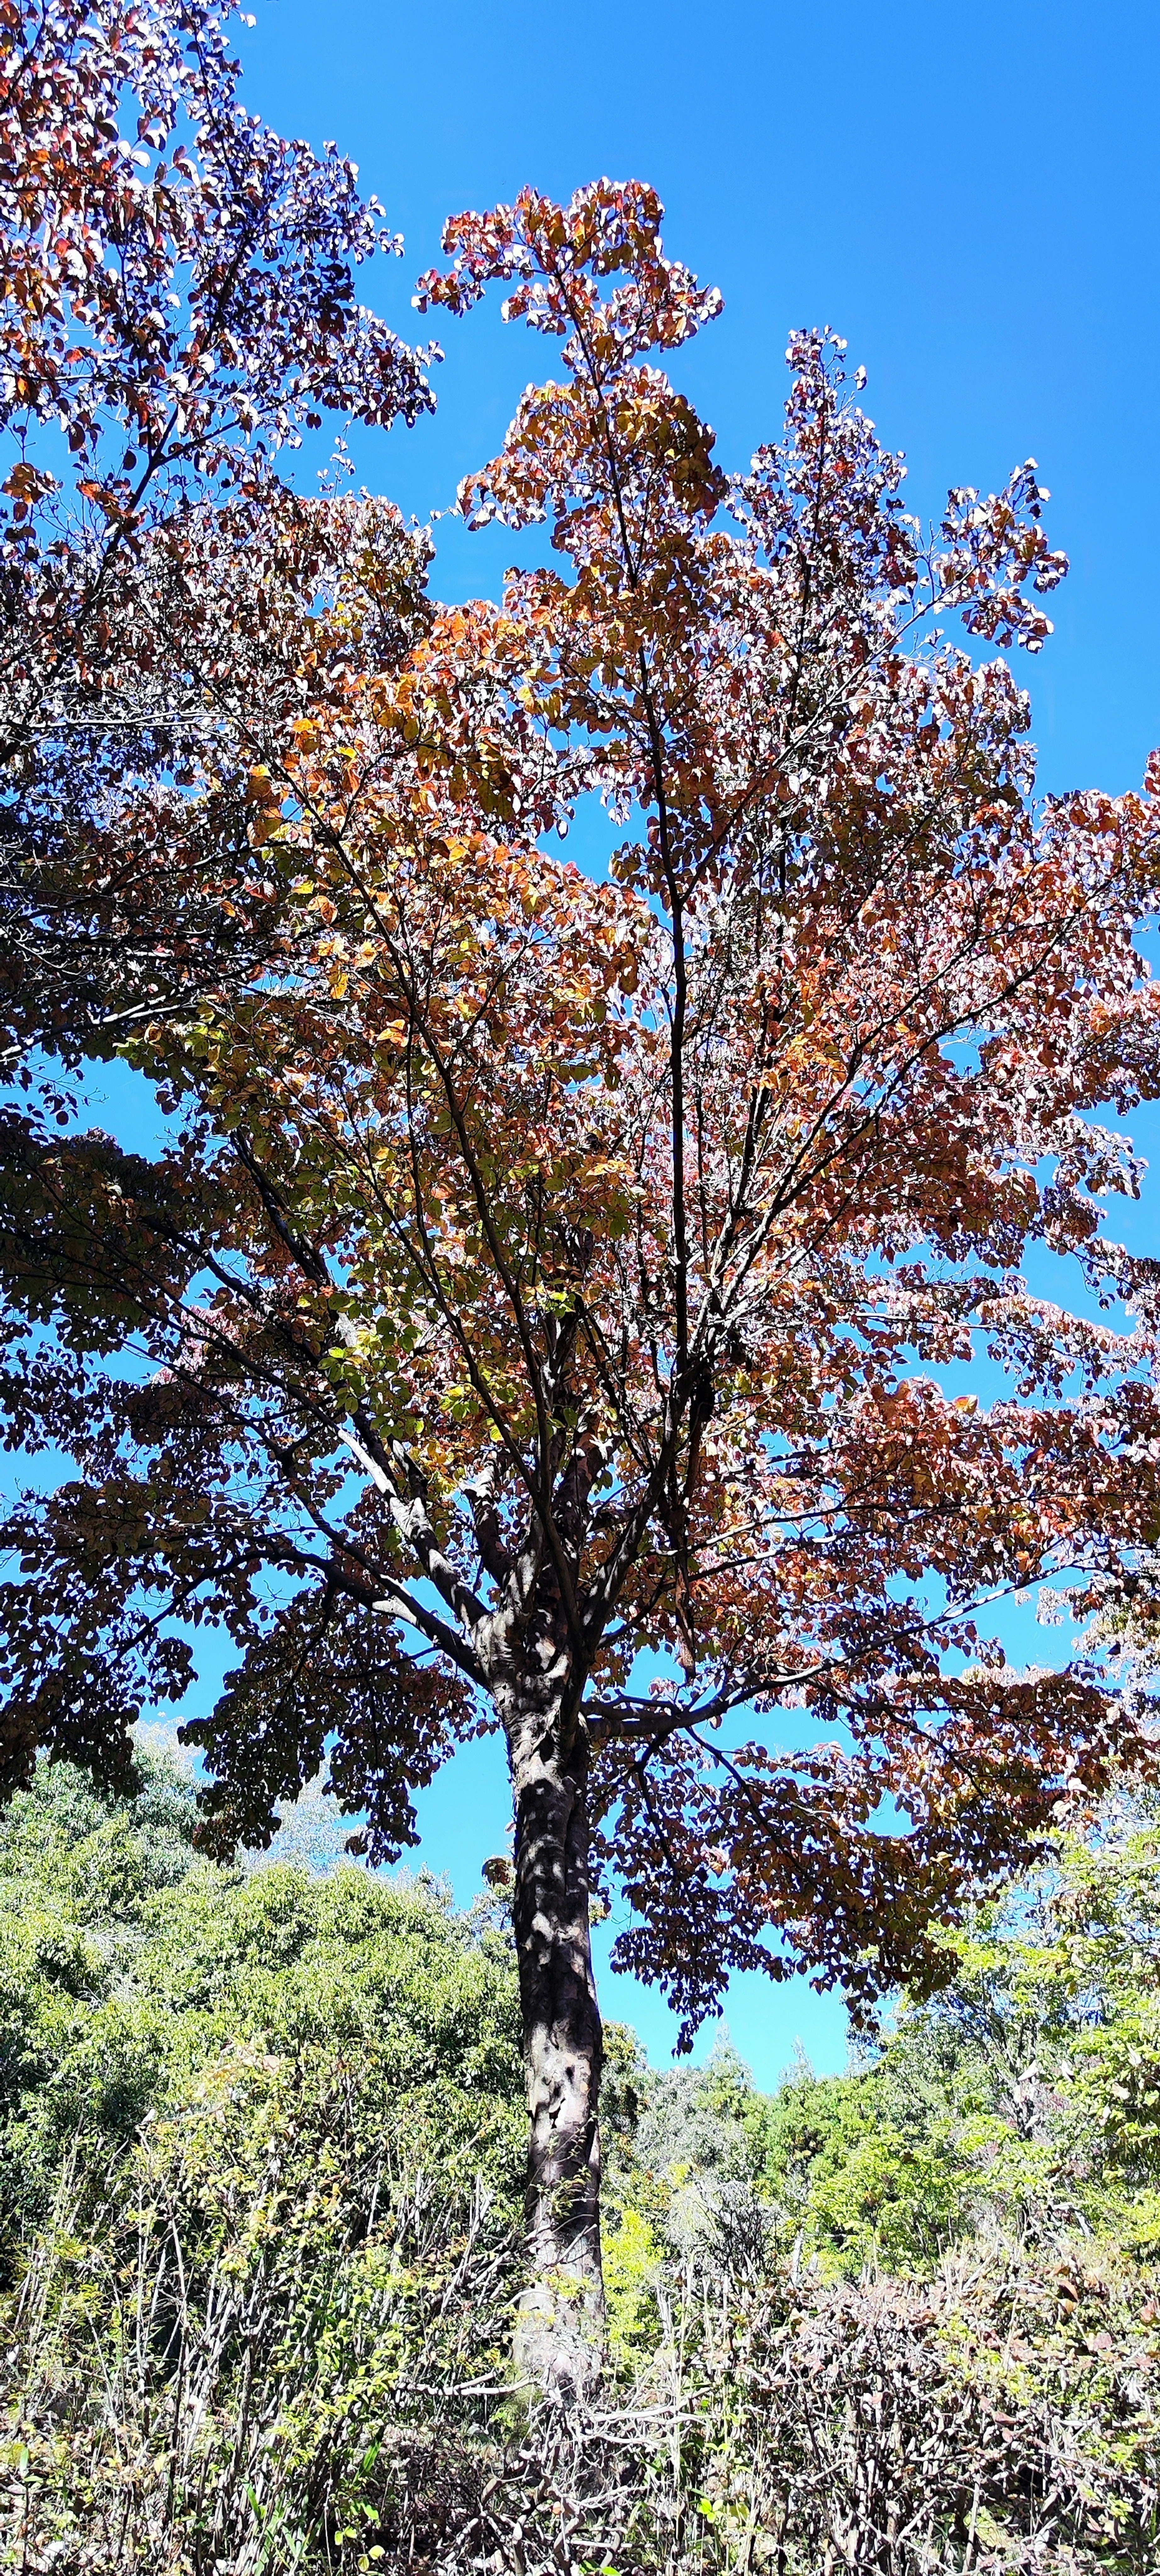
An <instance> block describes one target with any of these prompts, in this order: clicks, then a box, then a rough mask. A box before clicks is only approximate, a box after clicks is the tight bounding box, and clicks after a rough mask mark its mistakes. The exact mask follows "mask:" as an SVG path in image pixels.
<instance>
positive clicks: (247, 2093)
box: [0, 1765, 1160, 2576]
mask: <svg viewBox="0 0 1160 2576" xmlns="http://www.w3.org/2000/svg"><path fill="white" fill-rule="evenodd" d="M195 1812H196V1811H195V1807H194V1801H193V1796H192V1792H191V1790H190V1789H189V1787H188V1785H187V1784H186V1783H185V1782H184V1781H182V1780H181V1779H180V1778H179V1777H177V1776H176V1775H174V1774H172V1773H171V1772H168V1771H167V1770H166V1769H165V1768H164V1767H163V1766H157V1765H149V1766H146V1772H145V1785H144V1789H143V1793H142V1795H141V1798H140V1800H139V1801H137V1802H131V1801H127V1800H125V1799H119V1798H116V1797H114V1796H104V1795H98V1794H96V1793H94V1792H93V1790H92V1789H91V1788H90V1787H89V1786H88V1785H87V1784H86V1782H85V1781H84V1780H83V1778H82V1777H81V1775H80V1774H78V1773H75V1772H70V1771H69V1770H68V1769H67V1768H63V1767H62V1768H60V1769H58V1770H56V1771H53V1772H49V1773H47V1774H46V1773H44V1772H43V1771H42V1772H40V1773H39V1774H38V1776H37V1779H36V1781H35V1783H34V1784H33V1787H32V1788H31V1790H30V1791H28V1792H27V1793H25V1794H23V1795H21V1796H20V1797H18V1798H17V1799H16V1801H15V1802H14V1805H13V1807H12V1809H11V1810H10V1812H9V1816H8V1818H7V1820H6V1822H5V1825H4V1827H3V1829H2V1833H0V1913H2V1917H3V1949H2V1955H3V1959H4V1963H5V1964H4V1970H3V1977H4V1983H3V1990H2V1992H3V2004H2V2021H0V2028H2V2034H3V2036H2V2055H0V2083H2V2087H3V2091H2V2116H3V2122H4V2133H3V2157H2V2172H3V2177H4V2181H3V2190H4V2204H3V2259H4V2266H5V2278H6V2287H5V2290H4V2293H3V2300H4V2306H3V2319H2V2322H3V2332H2V2335H0V2347H2V2349H3V2354H4V2364H3V2367H4V2372H5V2407H6V2420H5V2425H4V2436H3V2448H2V2454H0V2457H2V2476H3V2491H4V2498H5V2508H4V2509H5V2516H6V2519H5V2523H4V2531H5V2540H4V2551H5V2555H4V2557H3V2561H2V2563H3V2564H4V2565H7V2566H11V2567H12V2568H14V2569H15V2568H20V2569H22V2570H25V2571H28V2576H33V2571H41V2570H44V2571H47V2570H49V2569H50V2568H51V2569H58V2570H61V2571H63V2576H74V2571H75V2572H76V2576H80V2571H82V2570H84V2571H92V2576H112V2571H113V2570H125V2571H137V2572H138V2576H145V2571H146V2570H148V2571H149V2576H162V2571H164V2576H210V2571H211V2570H212V2569H215V2568H217V2569H220V2568H222V2567H223V2566H225V2567H228V2568H229V2569H230V2571H231V2576H251V2571H252V2572H253V2576H257V2571H259V2570H271V2571H273V2570H279V2571H281V2570H283V2569H298V2570H301V2571H302V2576H322V2571H323V2570H324V2569H326V2570H329V2569H336V2570H343V2571H349V2572H350V2576H352V2572H353V2571H354V2570H356V2569H361V2570H364V2571H366V2570H370V2569H375V2568H378V2569H381V2570H384V2571H385V2576H390V2571H391V2570H398V2571H400V2576H401V2571H402V2569H403V2568H404V2567H406V2568H409V2569H413V2568H414V2567H415V2566H416V2565H419V2566H420V2567H423V2566H426V2567H427V2568H428V2569H430V2570H435V2569H438V2570H440V2571H443V2570H447V2571H449V2576H451V2571H467V2570H468V2569H479V2568H484V2567H487V2568H490V2569H491V2570H493V2571H495V2576H499V2571H500V2570H511V2571H513V2576H514V2571H522V2576H547V2571H548V2570H549V2569H551V2570H554V2571H556V2576H581V2571H588V2576H591V2571H594V2570H604V2571H607V2570H616V2571H618V2576H660V2571H664V2570H667V2571H673V2576H677V2571H679V2572H680V2576H692V2571H699V2576H709V2571H721V2576H723V2572H724V2571H740V2570H742V2569H749V2570H754V2569H759V2568H766V2567H768V2568H779V2569H781V2570H783V2571H786V2576H820V2571H821V2570H823V2569H825V2568H829V2569H837V2568H846V2569H848V2570H853V2571H855V2576H879V2571H885V2572H886V2576H920V2572H921V2571H928V2570H934V2569H939V2570H948V2571H950V2570H955V2571H961V2570H966V2569H971V2570H974V2571H983V2570H990V2571H994V2576H998V2571H1000V2570H1005V2571H1008V2570H1028V2571H1030V2570H1032V2569H1042V2568H1044V2567H1046V2566H1050V2567H1051V2568H1052V2570H1053V2571H1054V2570H1057V2569H1058V2570H1060V2571H1066V2570H1077V2571H1081V2570H1082V2571H1085V2576H1087V2571H1092V2576H1094V2571H1097V2570H1101V2571H1103V2570H1106V2571H1115V2572H1116V2576H1128V2572H1129V2571H1131V2576H1145V2572H1146V2571H1151V2570H1152V2569H1153V2568H1154V2567H1155V2564H1156V2559H1157V2552H1158V2550H1160V1822H1158V1821H1157V1820H1156V1819H1155V1818H1154V1817H1153V1816H1151V1815H1150V1814H1147V1813H1143V1814H1142V1813H1141V1812H1140V1811H1139V1810H1138V1809H1126V1808H1125V1810H1124V1811H1123V1812H1122V1813H1118V1812H1113V1813H1111V1814H1110V1815H1109V1816H1108V1817H1107V1818H1106V1819H1105V1823H1104V1827H1103V1829H1102V1831H1101V1834H1100V1836H1099V1837H1098V1839H1096V1840H1094V1841H1091V1842H1084V1841H1081V1840H1078V1839H1077V1840H1075V1841H1074V1842H1072V1843H1071V1844H1069V1846H1068V1847H1067V1850H1066V1852H1065V1854H1064V1856H1063V1858H1062V1861H1061V1864H1060V1866H1059V1867H1058V1868H1057V1869H1054V1870H1052V1871H1051V1872H1050V1873H1045V1874H1044V1875H1043V1876H1042V1877H1041V1878H1040V1880H1039V1881H1038V1882H1037V1883H1036V1884H1034V1885H1032V1886H1029V1887H1027V1888H1026V1889H1024V1890H1022V1891H1021V1892H1020V1894H1019V1896H1018V1898H1017V1899H1016V1900H1014V1901H1013V1902H1012V1904H1011V1905H1010V1906H1009V1908H1008V1909H1007V1911H1006V1914H1005V1915H1004V1916H1003V1917H1002V1918H1000V1917H998V1916H997V1915H995V1916H992V1917H991V1918H990V1919H987V1920H980V1921H978V1922H977V1923H975V1924H974V1925H973V1926H972V1927H971V1929H970V1931H969V1932H968V1933H967V1934H965V1935H963V1936H962V1938H961V1939H960V1940H959V1942H958V1944H957V1947H958V1966H957V1971H956V1975H955V1978H954V1982H953V1983H952V1984H951V1985H949V1986H948V1987H947V1989H946V1991H945V1993H944V1994H943V1995H942V1996H941V1997H940V1998H939V1999H938V2000H937V2001H935V2002H933V2003H931V2004H927V2005H923V2006H920V2007H918V2008H916V2009H913V2010H910V2011H906V2012H903V2013H902V2014H901V2016H900V2017H899V2018H898V2020H897V2022H896V2023H895V2025H894V2026H893V2027H892V2029H891V2030H890V2031H889V2033H888V2035H887V2036H886V2037H885V2039H884V2040H883V2042H882V2043H881V2045H880V2046H879V2047H877V2048H876V2049H875V2050H874V2051H873V2052H869V2051H865V2052H863V2054H862V2055H861V2056H860V2057H859V2058H858V2059H856V2061H855V2063H854V2065H853V2068H852V2071H851V2072H849V2073H848V2074H846V2075H844V2076H840V2077H826V2078H817V2077H815V2076H813V2075H812V2074H811V2073H810V2071H809V2070H808V2068H806V2067H805V2066H802V2067H800V2068H799V2069H798V2070H797V2071H796V2072H794V2073H793V2074H792V2075H791V2076H790V2077H789V2078H788V2079H787V2081H786V2082H785V2083H783V2084H782V2086H781V2087H780V2088H779V2089H778V2091H777V2092H776V2093H774V2094H773V2095H764V2094H762V2093H760V2092H759V2091H758V2090H757V2089H756V2088H755V2087H754V2085H753V2083H752V2080H751V2078H750V2077H749V2075H748V2073H747V2071H746V2069H745V2068H744V2066H743V2065H742V2064H741V2063H740V2061H739V2060H738V2059H737V2057H736V2056H735V2054H734V2053H733V2052H732V2051H731V2050H730V2049H729V2047H728V2046H727V2045H722V2046H719V2047H718V2048H717V2050H716V2051H715V2052H714V2054H713V2056H712V2057H711V2058H710V2060H709V2062H708V2064H707V2065H706V2066H704V2067H703V2068H700V2069H696V2070H689V2069H686V2070H682V2071H679V2072H675V2073H670V2074H658V2073H656V2072H655V2071H654V2070H651V2069H650V2068H649V2067H648V2066H647V2065H646V2063H645V2061H644V2059H643V2056H642V2054H641V2051H640V2049H639V2046H638V2044H637V2043H636V2041H635V2040H634V2038H633V2036H632V2034H631V2033H630V2032H628V2031H626V2030H623V2029H616V2030H614V2031H613V2033H612V2034H611V2038H610V2050H609V2072H608V2081H607V2090H606V2102H605V2129H606V2151H607V2157H608V2165H609V2178H608V2183H609V2203H610V2210H609V2223H608V2229H607V2246H606V2273H607V2284H608V2295H609V2309H610V2321H611V2361H610V2366H609V2373H608V2377H607V2380H606V2383H605V2386H604V2388H603V2390H602V2391H601V2392H600V2394H599V2395H598V2396H596V2397H594V2398H593V2399H592V2400H591V2402H590V2403H589V2405H588V2406H587V2407H584V2408H579V2409H577V2408H576V2407H575V2406H572V2407H569V2408H561V2407H559V2406H558V2405H557V2404H554V2403H552V2402H550V2401H547V2400H543V2399H539V2400H537V2399H535V2398H529V2394H528V2390H527V2388H526V2386H523V2385H521V2384H520V2383H519V2382H518V2380H517V2379H516V2377H515V2375H514V2373H513V2370H512V2366H511V2362H510V2358H509V2344H510V2316H511V2309H512V2304H513V2302H514V2301H515V2299H516V2298H517V2297H518V2295H519V2292H520V2287H521V2280H522V2270H521V2262H522V2257H521V2252H520V2211H521V2195H522V2150H523V2079H522V2067H521V2059H520V2046H519V2005H518V1981H517V1974H516V1966H515V1960H514V1956H513V1945H512V1940H511V1933H510V1926H509V1925H508V1924H506V1923H505V1921H504V1920H503V1918H502V1916H501V1914H500V1912H499V1910H498V1909H497V1908H496V1907H493V1906H491V1905H482V1906H480V1907H479V1908H477V1909H476V1911H475V1912H474V1913H473V1914H471V1915H469V1916H467V1917H456V1916H454V1915H453V1914H452V1913H451V1911H450V1909H449V1905H448V1902H447V1898H446V1895H445V1893H444V1892H443V1891H442V1890H441V1889H440V1888H439V1887H438V1886H437V1885H436V1884H434V1883H433V1882H431V1881H429V1880H428V1881H424V1880H420V1881H416V1882H414V1883H411V1884H409V1885H408V1884H406V1883H402V1884H394V1883H389V1882H384V1881H382V1880H379V1879H376V1878H373V1877H370V1876H368V1875H367V1874H366V1872H365V1871H363V1870H361V1869H358V1868H356V1867H354V1866H351V1865H344V1866H343V1867H341V1868H340V1869H338V1870H337V1872H335V1873H334V1874H333V1875H331V1876H327V1877H313V1878H312V1877H311V1876H309V1875H308V1874H307V1872H306V1871H305V1870H302V1869H300V1868H296V1867H286V1866H283V1865H280V1864H263V1865H261V1866H260V1867H258V1868H256V1869H254V1870H251V1871H250V1872H248V1873H246V1872H243V1871H240V1870H238V1869H230V1868H224V1867H222V1866H220V1865H218V1864H215V1863H213V1862H210V1861H207V1860H205V1859H204V1858H202V1857H199V1856H198V1855H197V1854H196V1852H195V1851H194V1849H193V1847H192V1843H191V1828H192V1824H193V1819H194V1815H195Z"/></svg>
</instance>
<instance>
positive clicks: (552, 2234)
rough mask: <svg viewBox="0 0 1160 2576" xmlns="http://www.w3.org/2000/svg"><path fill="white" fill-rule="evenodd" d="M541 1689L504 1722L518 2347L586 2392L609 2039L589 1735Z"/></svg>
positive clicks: (600, 2334) (524, 2361)
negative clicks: (603, 2021)
mask: <svg viewBox="0 0 1160 2576" xmlns="http://www.w3.org/2000/svg"><path fill="white" fill-rule="evenodd" d="M553 1715H554V1712H553V1713H552V1715H550V1714H549V1712H548V1711H547V1710H546V1709H545V1707H544V1701H543V1696H542V1688H541V1691H537V1692H535V1694H534V1704H533V1705H532V1706H531V1707H528V1706H526V1705H525V1707H524V1708H523V1709H521V1710H520V1712H519V1715H518V1716H517V1718H516V1721H515V1723H514V1724H509V1729H508V1744H509V1751H510V1756H511V1769H512V1788H513V1794H514V1801H515V1819H516V1847H515V1906H514V1913H515V1936H516V1954H517V1958H518V1962H519V1982H520V2006H521V2012H522V2017H523V2037H524V2064H525V2068H526V2071H527V2087H528V2121H529V2135H528V2180H527V2198H526V2204H525V2208H526V2231H527V2234H526V2241H527V2254H528V2271H529V2281H528V2287H527V2289H526V2291H525V2294H524V2297H523V2300H522V2302H521V2306H520V2314H519V2318H518V2321H517V2328H516V2358H517V2361H518V2363H519V2366H520V2368H521V2370H522V2371H523V2372H524V2374H525V2375H526V2376H527V2378H529V2379H530V2380H532V2381H534V2382H535V2383H536V2384H538V2385H539V2386H540V2387H547V2388H554V2389H556V2390H557V2391H559V2392H560V2393H561V2394H566V2393H583V2392H584V2391H585V2390H587V2389H590V2388H591V2387H592V2386H593V2385H594V2384H595V2382H596V2380H597V2379H598V2378H599V2375H600V2369H601V2364H602V2358H603V2348H604V2281H603V2275H602V2272H601V2263H600V2130H599V2124H598V2113H599V2099H600V2070H601V2063H602V2059H603V2040H602V2034H601V2026H600V2012H599V2007H598V2005H597V2001H596V1985H595V1980H594V1978H593V1974H592V1948H591V1937H590V1929H589V1886H588V1812H587V1775H588V1745H587V1740H586V1738H585V1735H584V1731H583V1728H582V1726H578V1727H576V1728H575V1730H574V1731H573V1740H572V1742H571V1743H570V1744H569V1745H567V1746H566V1745H565V1744H564V1743H563V1742H562V1740H561V1730H560V1728H559V1726H558V1724H554V1723H553Z"/></svg>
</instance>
